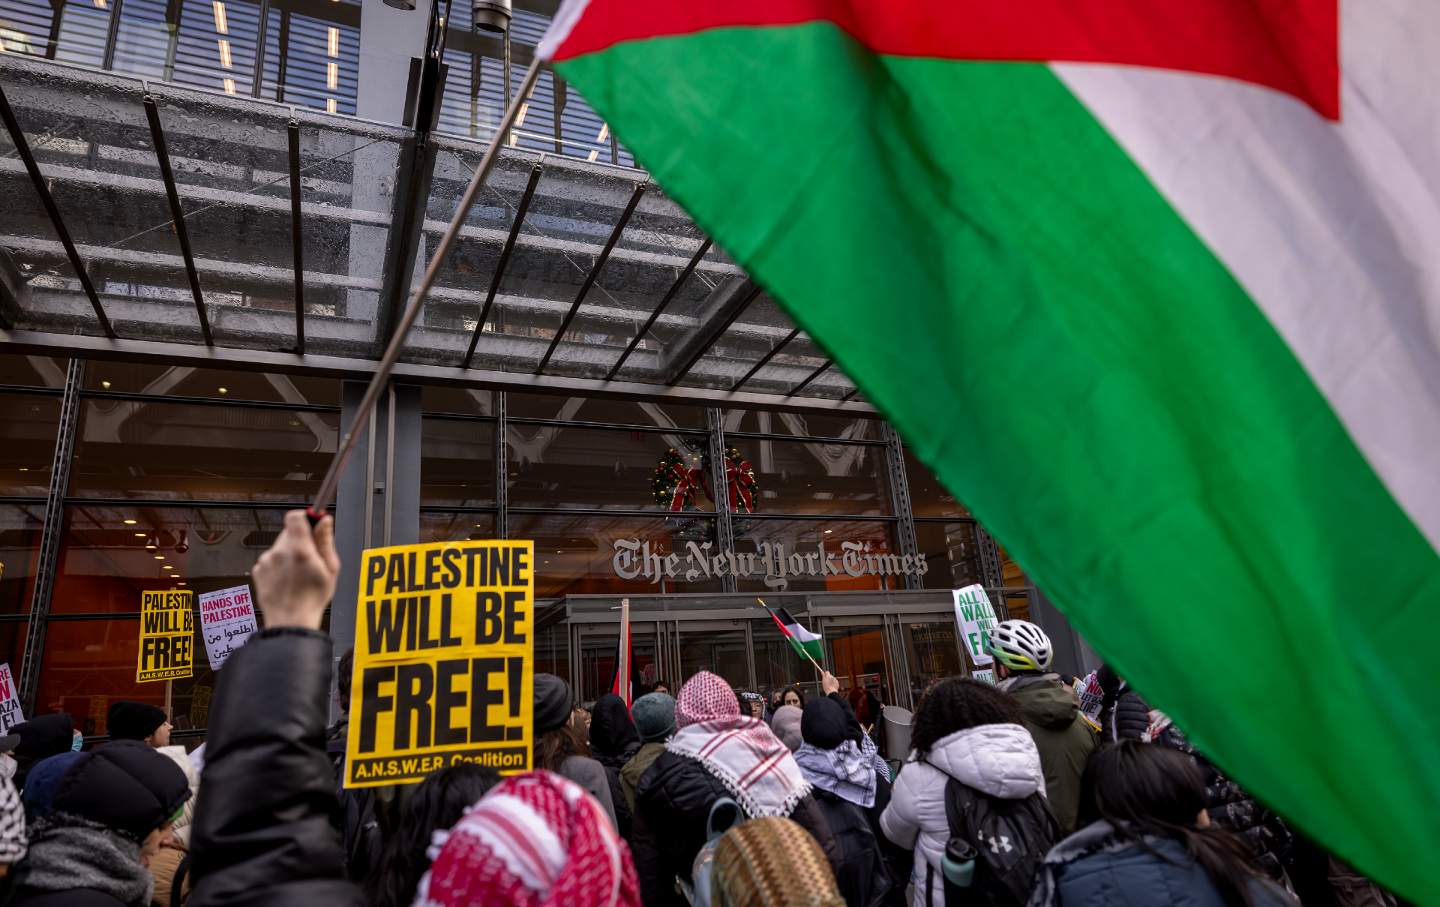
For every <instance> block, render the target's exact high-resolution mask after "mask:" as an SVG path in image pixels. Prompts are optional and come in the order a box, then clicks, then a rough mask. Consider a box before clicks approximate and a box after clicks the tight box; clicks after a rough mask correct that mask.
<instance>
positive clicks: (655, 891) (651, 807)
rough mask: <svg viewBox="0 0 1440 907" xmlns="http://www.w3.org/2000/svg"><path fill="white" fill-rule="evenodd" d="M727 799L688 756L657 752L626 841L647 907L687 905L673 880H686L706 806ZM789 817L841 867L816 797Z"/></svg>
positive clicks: (715, 781) (706, 818)
mask: <svg viewBox="0 0 1440 907" xmlns="http://www.w3.org/2000/svg"><path fill="white" fill-rule="evenodd" d="M728 796H730V792H729V791H727V790H726V789H725V785H723V784H721V783H720V779H718V778H716V777H715V776H714V775H712V774H710V773H709V772H708V771H706V770H705V767H704V766H703V765H701V764H700V763H699V762H698V761H696V760H695V759H691V758H690V757H689V756H681V755H679V754H678V753H671V752H665V753H661V754H660V757H659V758H658V759H656V760H655V764H654V765H651V766H650V768H649V770H647V771H646V772H645V775H644V777H642V778H641V779H640V787H639V788H638V789H637V790H636V793H635V816H634V826H633V831H632V835H631V838H630V850H631V853H632V854H633V856H634V857H635V870H636V872H637V873H639V876H640V893H641V899H642V901H643V902H644V904H645V907H663V905H683V904H685V903H686V901H685V898H684V897H683V896H682V895H680V894H679V893H678V892H677V891H676V889H675V878H676V877H677V876H679V877H683V878H687V879H688V878H689V877H690V867H691V865H692V864H693V863H694V862H695V855H696V854H697V853H699V852H700V848H701V846H703V845H704V843H705V833H706V823H707V822H708V821H709V819H710V807H711V806H712V805H714V803H715V801H716V800H718V799H720V798H721V797H728ZM790 818H791V819H793V820H795V822H797V823H798V824H799V825H800V826H801V827H802V828H804V829H805V830H806V831H808V832H810V834H811V835H812V836H813V837H814V838H815V840H816V841H817V842H818V843H819V844H820V849H821V850H823V851H824V852H825V857H826V859H828V860H829V861H830V865H831V866H832V867H834V866H836V865H839V864H841V863H842V858H841V855H840V854H839V853H838V851H837V849H836V842H835V836H834V835H832V834H831V833H830V827H829V823H828V822H826V820H825V814H824V811H823V810H822V809H821V808H820V806H819V804H818V803H817V802H816V800H815V797H814V795H811V796H809V797H806V798H805V799H803V800H801V801H800V802H799V803H798V804H797V805H796V806H795V809H794V811H793V812H791V813H790Z"/></svg>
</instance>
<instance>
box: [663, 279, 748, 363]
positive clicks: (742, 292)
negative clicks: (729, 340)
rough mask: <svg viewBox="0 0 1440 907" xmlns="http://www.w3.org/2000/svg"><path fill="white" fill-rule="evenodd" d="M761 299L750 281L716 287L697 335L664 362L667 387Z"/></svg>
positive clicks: (692, 335) (728, 283) (681, 345)
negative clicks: (756, 300)
mask: <svg viewBox="0 0 1440 907" xmlns="http://www.w3.org/2000/svg"><path fill="white" fill-rule="evenodd" d="M759 295H760V285H759V284H758V283H755V282H754V281H752V280H750V279H749V278H745V279H737V280H732V281H729V282H727V283H723V284H721V285H720V286H718V287H716V288H715V290H714V292H712V293H711V294H710V301H709V304H708V305H707V306H706V307H705V311H704V313H703V314H702V315H701V316H700V323H699V324H698V325H697V326H696V328H695V331H694V333H692V334H690V335H689V336H688V337H686V338H685V339H684V340H682V341H681V342H680V345H679V347H678V348H677V349H676V350H675V352H674V353H673V354H671V355H669V356H666V357H665V358H664V362H663V365H662V368H661V371H662V372H664V373H665V383H666V384H667V385H672V386H673V385H674V384H675V383H676V382H677V381H679V380H680V379H681V378H684V377H685V375H686V374H687V373H688V372H689V371H690V370H691V369H692V368H694V367H695V363H697V362H699V361H700V359H701V357H703V356H704V355H705V354H706V353H707V352H708V351H709V350H710V347H712V346H714V345H715V341H717V340H719V339H720V338H721V337H722V336H724V334H725V332H726V331H728V330H729V329H730V325H732V324H734V323H735V319H736V318H739V317H740V313H742V312H744V311H745V309H747V308H748V307H749V306H750V303H752V302H754V301H755V299H756V298H757V297H758V296H759Z"/></svg>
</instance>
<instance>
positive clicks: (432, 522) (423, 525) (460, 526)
mask: <svg viewBox="0 0 1440 907" xmlns="http://www.w3.org/2000/svg"><path fill="white" fill-rule="evenodd" d="M494 537H495V514H493V513H453V512H452V513H443V512H427V513H421V514H420V541H421V542H466V541H474V540H478V539H493V538H494Z"/></svg>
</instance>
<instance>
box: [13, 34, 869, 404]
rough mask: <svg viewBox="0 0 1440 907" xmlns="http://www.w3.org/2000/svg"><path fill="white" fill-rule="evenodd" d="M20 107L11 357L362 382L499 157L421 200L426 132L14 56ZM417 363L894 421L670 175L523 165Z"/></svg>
mask: <svg viewBox="0 0 1440 907" xmlns="http://www.w3.org/2000/svg"><path fill="white" fill-rule="evenodd" d="M0 84H3V85H4V100H5V102H6V103H4V104H3V105H0V111H3V112H4V114H5V119H6V125H7V127H10V128H7V129H6V130H5V131H3V132H0V198H4V199H5V200H6V216H5V217H4V218H3V219H0V277H3V280H0V290H3V292H0V348H5V347H7V346H8V347H9V348H11V349H20V348H35V347H37V346H44V345H49V342H48V341H47V340H46V339H45V338H46V337H48V336H54V338H55V343H54V346H56V347H63V346H64V345H65V339H66V338H67V337H68V338H74V337H75V335H88V336H94V337H96V338H97V342H93V343H84V344H80V347H81V348H83V349H85V350H86V351H87V354H89V355H93V356H106V355H113V356H117V357H124V358H145V357H147V356H152V355H153V356H158V355H167V356H173V355H175V353H176V352H177V350H181V349H183V348H184V346H186V345H195V346H196V347H198V348H199V349H197V350H196V354H197V355H196V356H195V357H194V358H197V359H202V358H203V359H206V360H210V361H215V360H217V359H218V360H226V359H229V358H231V356H230V353H228V352H227V351H229V350H237V351H252V352H255V351H260V352H265V353H267V354H274V355H266V356H263V357H256V356H249V357H248V358H249V360H250V361H252V362H256V363H260V362H265V363H268V364H269V367H280V364H281V363H288V365H286V366H285V367H289V368H300V369H304V368H306V367H307V366H308V365H310V364H311V363H312V362H316V363H318V362H320V361H321V357H323V362H324V365H323V368H320V369H318V370H321V371H326V372H330V373H336V372H337V371H340V372H347V373H348V372H354V373H363V372H364V371H365V368H366V363H367V362H368V361H369V360H371V359H373V356H374V351H375V349H376V348H377V347H378V346H379V345H380V344H381V343H382V342H383V340H384V338H383V337H382V336H380V332H381V330H382V329H383V325H384V322H385V318H384V314H385V309H386V306H385V304H384V303H385V300H386V299H388V298H390V297H391V296H393V295H394V292H395V290H394V289H393V281H394V278H395V276H396V275H395V273H394V271H393V264H394V263H395V261H396V260H397V257H399V256H403V255H406V254H408V252H409V249H410V248H414V249H415V250H416V251H415V258H416V260H418V261H420V262H421V263H423V261H424V258H425V256H427V255H428V254H429V250H431V249H433V248H434V246H435V243H436V240H437V239H438V237H439V235H440V233H441V232H442V231H443V230H444V227H445V224H446V222H447V221H448V219H449V218H450V216H451V215H452V213H453V211H454V210H455V204H456V202H457V200H458V198H459V195H460V193H461V192H462V191H463V190H464V186H465V183H466V182H467V181H468V180H469V178H470V175H471V174H472V173H473V168H474V166H475V165H476V164H477V163H478V161H479V159H480V157H481V155H482V154H483V152H484V150H485V146H484V144H483V143H481V142H476V141H472V140H467V139H461V138H456V137H452V136H448V135H443V134H438V133H429V134H428V135H427V136H426V141H427V143H428V145H429V146H430V149H431V150H430V152H429V153H430V154H431V155H433V159H432V160H433V164H430V166H433V170H431V171H430V173H429V178H428V180H426V181H425V182H424V183H423V184H419V185H420V192H418V193H417V192H407V191H402V190H405V189H406V187H411V188H414V187H415V185H416V184H415V181H413V180H406V179H405V178H404V177H405V173H404V171H403V168H404V167H405V165H406V158H405V151H406V149H407V148H408V147H410V145H412V144H413V142H414V138H415V133H414V131H413V130H410V129H406V128H402V127H396V126H387V125H382V124H376V123H371V122H367V121H363V120H358V119H354V118H348V117H340V116H328V115H324V114H318V113H315V112H312V111H307V110H302V109H298V108H292V107H289V106H287V105H282V104H273V103H269V102H265V101H257V100H252V99H248V98H238V97H234V96H228V95H223V94H214V93H209V92H204V91H198V90H192V89H187V88H182V87H179V86H174V85H169V84H160V83H148V84H147V83H144V82H142V81H140V80H138V79H130V78H126V77H123V76H117V75H114V74H110V73H99V72H93V71H90V70H85V69H79V68H75V67H69V66H65V65H62V64H56V63H50V62H45V61H40V60H35V59H32V58H24V57H19V56H15V55H11V54H4V55H0ZM16 139H19V140H20V141H18V142H17V141H16ZM397 187H398V188H397ZM407 195H408V196H410V197H409V198H408V200H407ZM421 195H423V196H424V197H420V196H421ZM397 224H398V225H401V226H400V227H397V226H396V225H397ZM407 227H408V229H407ZM387 263H388V264H387ZM387 267H391V268H392V270H391V271H390V272H389V275H388V276H389V277H390V278H391V281H390V283H387V281H386V277H387ZM411 270H413V271H414V272H415V274H416V275H417V276H418V270H419V269H411ZM406 277H408V279H409V280H410V281H412V282H413V280H415V279H416V277H415V276H408V275H406ZM202 288H203V293H202ZM100 338H105V339H100ZM207 346H209V349H206V348H207ZM202 351H203V352H202ZM233 358H234V359H236V360H237V361H245V359H246V358H247V356H246V355H235V356H234V357H233ZM346 361H353V364H352V365H349V366H344V367H338V368H337V364H338V363H345V362H346ZM403 361H404V362H406V363H409V364H410V365H412V366H413V368H411V369H408V370H405V372H406V373H409V374H412V375H416V376H420V375H425V376H432V377H437V378H440V379H441V380H445V381H448V382H453V383H469V382H473V383H474V384H476V385H481V384H483V385H485V386H492V387H495V386H499V387H504V386H512V385H513V386H515V387H517V388H524V389H526V390H530V391H534V390H542V391H543V390H550V389H553V390H555V391H557V392H565V393H576V392H582V393H594V394H600V395H611V394H619V395H624V396H646V395H647V394H653V395H655V396H663V397H666V398H668V399H687V398H691V399H695V400H697V401H704V402H707V403H711V404H718V405H725V404H727V403H729V404H733V405H736V406H751V407H753V406H765V405H770V404H772V403H773V405H776V406H778V407H780V408H784V409H792V410H793V409H827V410H843V411H850V412H855V413H869V412H872V411H873V410H872V408H871V407H870V406H869V405H868V404H865V403H862V402H858V401H855V400H854V397H855V394H856V391H855V388H854V385H853V384H851V383H850V382H849V380H848V379H846V378H845V377H844V375H843V374H842V373H841V371H840V370H839V369H838V368H832V367H830V365H831V363H830V360H829V359H828V357H827V356H826V354H825V353H824V352H823V351H822V350H820V349H819V348H818V347H817V346H816V345H815V344H814V343H813V342H811V340H810V339H809V337H808V336H806V335H805V334H804V332H802V331H800V330H798V329H797V328H796V326H795V325H794V323H793V322H791V321H790V320H789V319H788V317H786V316H785V315H784V313H783V312H781V310H780V309H779V307H778V306H777V305H776V304H775V303H774V301H773V300H771V299H770V298H769V296H768V295H766V294H765V293H764V292H763V291H762V290H761V288H760V287H758V286H757V285H755V284H754V283H753V282H751V281H749V279H748V278H747V277H746V275H745V274H744V272H743V271H742V270H741V269H740V268H739V267H738V266H736V265H735V264H734V263H733V262H732V261H730V260H729V259H728V258H727V257H725V255H724V254H723V253H722V252H720V251H719V250H718V249H716V248H715V247H714V246H713V245H712V244H711V242H710V240H709V239H708V238H707V237H706V236H704V235H703V234H702V233H701V232H700V230H699V229H698V228H697V227H696V226H695V225H694V223H693V222H692V221H691V220H690V219H689V218H688V217H687V216H686V215H685V213H684V212H683V211H682V210H681V209H680V207H679V206H678V205H676V204H675V203H674V202H673V201H672V200H670V199H669V198H668V197H666V196H665V195H664V193H663V192H661V191H660V190H659V189H658V188H657V187H655V186H654V185H653V184H649V183H648V177H647V176H646V174H644V173H643V172H641V171H637V170H633V169H628V168H622V167H615V166H610V165H605V164H598V163H588V162H584V161H579V160H575V159H571V158H565V157H558V156H547V155H542V154H537V153H534V152H527V151H523V150H518V149H513V148H507V149H505V151H504V153H503V155H502V156H501V158H500V160H499V161H498V163H497V164H496V167H495V170H494V172H493V173H492V175H491V177H490V179H489V181H488V183H487V185H486V188H485V190H484V191H483V193H482V195H481V197H480V199H479V201H478V202H477V204H476V205H475V207H474V209H473V210H472V211H471V213H470V216H469V218H468V221H467V223H466V225H465V227H464V229H463V231H462V233H461V235H460V237H459V239H458V240H457V242H456V244H455V247H454V249H453V251H452V252H451V254H450V256H449V257H448V259H447V260H446V261H445V262H444V263H443V266H442V268H441V270H440V273H439V277H438V279H437V281H436V284H435V288H434V290H433V292H432V294H431V295H430V297H429V299H428V300H427V302H426V306H425V310H424V311H423V312H422V313H421V317H420V320H419V322H418V323H417V325H416V328H415V330H414V332H413V333H412V335H411V337H410V339H409V342H408V344H407V347H406V353H405V356H404V357H403ZM457 363H461V365H460V366H459V367H457ZM742 388H743V391H742Z"/></svg>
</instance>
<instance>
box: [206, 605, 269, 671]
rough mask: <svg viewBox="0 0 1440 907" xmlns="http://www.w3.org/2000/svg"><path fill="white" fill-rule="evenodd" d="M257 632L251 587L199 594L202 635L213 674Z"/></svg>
mask: <svg viewBox="0 0 1440 907" xmlns="http://www.w3.org/2000/svg"><path fill="white" fill-rule="evenodd" d="M255 630H256V626H255V600H254V599H253V598H251V596H250V587H249V586H234V587H232V588H230V589H218V590H216V591H214V592H202V593H201V594H200V635H201V636H203V637H205V654H206V655H207V656H209V658H210V670H212V671H218V670H220V666H221V665H223V664H224V663H225V659H227V658H229V657H230V653H232V652H234V651H235V650H236V649H238V648H240V647H241V646H243V645H245V641H246V640H248V639H249V638H250V634H252V633H254V632H255Z"/></svg>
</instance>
